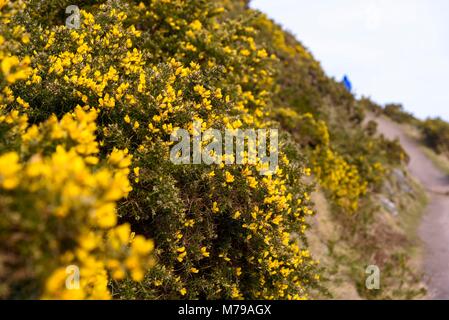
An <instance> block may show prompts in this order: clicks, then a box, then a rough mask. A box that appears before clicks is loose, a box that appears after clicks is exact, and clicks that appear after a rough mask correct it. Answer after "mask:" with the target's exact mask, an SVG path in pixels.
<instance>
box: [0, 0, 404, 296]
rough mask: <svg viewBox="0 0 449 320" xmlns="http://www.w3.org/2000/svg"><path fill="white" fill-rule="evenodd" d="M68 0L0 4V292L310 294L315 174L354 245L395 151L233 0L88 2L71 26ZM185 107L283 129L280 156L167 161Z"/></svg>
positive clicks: (213, 119)
mask: <svg viewBox="0 0 449 320" xmlns="http://www.w3.org/2000/svg"><path fill="white" fill-rule="evenodd" d="M70 4H71V3H70V1H66V0H60V1H51V0H39V1H38V0H32V1H20V0H19V1H5V0H2V1H0V10H1V13H0V14H1V16H0V19H1V22H2V23H1V25H0V35H1V36H0V58H1V72H0V89H1V95H0V164H1V166H0V210H1V212H2V216H3V218H2V220H1V221H0V228H1V233H0V240H1V244H0V279H1V283H2V285H1V287H0V296H1V297H14V298H37V297H43V298H110V297H112V298H148V299H182V298H192V299H193V298H207V299H219V298H220V299H221V298H225V299H243V298H245V299H303V298H308V297H310V296H315V295H317V294H318V293H317V292H323V291H325V283H324V284H323V282H320V271H321V268H320V267H319V265H318V263H317V261H315V259H314V258H313V252H312V254H311V253H310V252H309V249H308V242H307V239H306V236H305V234H306V230H307V228H308V222H307V221H306V218H307V217H308V216H311V215H313V214H314V207H313V203H312V202H311V193H312V191H313V188H314V185H313V183H312V182H311V180H312V179H315V178H316V180H317V182H318V183H319V184H320V185H321V187H322V188H323V189H324V190H325V192H326V195H327V196H328V199H329V200H330V201H331V205H332V212H333V216H334V218H335V219H336V220H335V223H339V224H341V226H342V227H343V228H346V230H350V231H351V232H349V233H346V232H345V233H344V234H345V236H346V237H347V239H346V240H344V241H346V242H347V243H359V247H358V250H360V251H362V250H365V251H366V248H365V247H363V246H362V245H361V241H359V240H361V239H364V238H365V235H366V234H367V232H368V231H367V230H368V228H366V224H365V221H364V219H366V215H367V213H366V212H367V211H369V215H370V217H372V218H373V219H376V217H375V216H374V217H373V214H374V213H375V212H376V210H375V209H372V207H371V206H370V205H368V204H370V203H372V202H373V201H374V200H373V197H374V195H375V194H376V193H379V192H381V188H382V185H383V182H384V179H385V177H387V176H388V175H389V172H391V170H393V169H394V167H397V166H401V165H402V164H403V162H404V161H405V160H406V156H405V154H404V152H403V151H402V149H401V147H400V146H399V145H398V144H397V143H394V142H389V141H386V140H385V139H383V138H382V137H378V136H377V135H375V134H374V132H373V130H372V128H371V129H369V128H368V129H367V128H365V127H364V126H362V121H363V110H362V107H361V106H362V104H361V102H359V101H356V100H355V99H354V97H353V96H352V95H351V94H350V93H348V92H347V91H346V90H345V89H344V87H343V86H342V85H341V84H339V83H337V82H335V81H334V80H332V79H329V78H328V77H326V75H325V74H324V72H323V71H322V70H321V67H320V65H319V63H318V62H317V61H315V60H314V58H313V57H312V56H311V54H310V53H309V52H308V51H307V50H306V49H305V48H304V47H303V46H302V45H301V44H300V43H298V42H297V40H295V38H294V37H292V36H291V35H290V34H288V33H286V32H284V31H283V30H282V29H281V28H280V27H279V26H277V25H276V24H275V23H273V22H272V21H271V20H269V19H268V18H267V17H266V16H264V15H262V14H260V13H258V12H256V11H254V10H251V9H249V8H248V5H247V3H246V1H237V0H234V1H230V0H214V1H205V0H204V1H203V0H199V1H197V0H195V1H193V0H192V1H182V0H157V1H131V0H127V1H125V0H121V1H119V0H109V1H89V0H86V1H82V3H80V4H79V5H80V7H81V9H82V11H81V13H82V19H81V22H82V24H81V28H80V29H78V30H73V29H69V28H67V27H66V26H65V25H64V21H65V18H66V15H65V14H64V12H65V8H66V7H67V6H69V5H70ZM43 13H45V14H43ZM193 120H196V121H200V122H201V123H202V127H201V130H202V131H206V130H207V129H209V128H214V129H219V130H221V131H223V130H224V129H245V128H279V129H280V132H281V134H280V146H279V149H280V151H281V154H280V163H279V168H278V169H277V170H276V172H275V173H274V174H272V175H268V176H263V175H260V174H259V173H258V171H260V166H261V162H259V163H258V164H257V165H250V164H244V165H225V164H224V163H223V161H224V160H225V159H221V160H222V161H220V164H214V165H174V164H173V163H172V162H171V161H170V159H169V152H170V148H171V146H172V144H173V142H172V141H170V134H171V133H172V132H173V131H174V130H176V128H188V129H189V130H190V132H192V130H193V128H192V121H193ZM349 141H350V142H351V143H348V142H349ZM311 175H312V178H311V177H309V176H311ZM318 214H319V212H318ZM372 236H373V237H374V235H372ZM149 239H151V240H149ZM370 250H371V251H372V250H376V249H375V248H372V247H371V248H370ZM371 251H369V250H368V251H366V252H371ZM394 252H396V251H394ZM393 258H394V254H393V253H392V254H390V255H388V257H386V258H385V257H383V261H391V259H393ZM389 259H390V260H389ZM385 263H387V262H385ZM405 263H406V262H405ZM68 265H75V266H79V268H80V270H81V278H80V279H81V285H80V288H78V289H75V290H69V289H67V288H66V286H65V284H66V282H65V281H66V276H67V275H66V273H65V271H66V267H67V266H68ZM324 267H326V266H324ZM72 289H73V288H72Z"/></svg>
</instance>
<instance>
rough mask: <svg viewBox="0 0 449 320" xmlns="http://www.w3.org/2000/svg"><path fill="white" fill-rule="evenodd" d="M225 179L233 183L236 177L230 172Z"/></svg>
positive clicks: (226, 173)
mask: <svg viewBox="0 0 449 320" xmlns="http://www.w3.org/2000/svg"><path fill="white" fill-rule="evenodd" d="M225 179H226V182H227V183H232V182H234V180H235V179H234V176H233V175H232V174H231V173H230V172H229V171H226V172H225Z"/></svg>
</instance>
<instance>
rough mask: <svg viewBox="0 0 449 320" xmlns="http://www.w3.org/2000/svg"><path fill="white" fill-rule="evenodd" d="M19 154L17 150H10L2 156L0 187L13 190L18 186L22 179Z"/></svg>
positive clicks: (0, 162)
mask: <svg viewBox="0 0 449 320" xmlns="http://www.w3.org/2000/svg"><path fill="white" fill-rule="evenodd" d="M20 170H21V165H20V164H19V156H18V154H17V153H15V152H9V153H6V154H4V155H2V156H0V187H3V188H4V189H6V190H11V189H14V188H15V187H17V185H18V184H19V181H20V177H19V172H20Z"/></svg>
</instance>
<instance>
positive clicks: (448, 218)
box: [367, 115, 449, 300]
mask: <svg viewBox="0 0 449 320" xmlns="http://www.w3.org/2000/svg"><path fill="white" fill-rule="evenodd" d="M367 118H368V120H374V121H376V122H377V124H378V131H379V132H380V133H382V134H383V135H384V136H385V137H387V138H389V139H395V138H398V139H399V140H400V141H401V144H402V146H403V148H404V149H405V150H406V152H407V153H408V154H409V156H410V164H409V170H410V173H411V174H412V175H413V176H414V177H415V178H416V179H417V180H418V181H419V182H421V184H422V185H423V186H424V188H425V189H426V190H427V193H428V196H429V204H428V206H427V208H426V210H425V213H424V217H423V220H422V222H421V225H420V227H419V237H420V238H421V240H422V242H423V246H424V252H425V253H424V262H423V264H424V265H423V267H424V272H425V281H426V283H427V285H428V288H429V298H430V299H445V300H447V299H449V197H448V196H445V195H444V194H445V193H446V192H447V191H449V179H448V176H447V174H445V173H444V172H442V171H441V170H439V169H438V168H437V167H436V166H435V165H434V164H433V162H432V161H431V160H430V159H429V158H427V157H426V155H425V154H424V153H423V151H422V150H421V148H420V146H419V144H418V143H417V142H416V141H414V140H413V139H412V138H410V137H409V136H408V135H407V134H406V133H405V132H404V130H403V129H402V128H401V126H400V125H399V124H397V123H394V122H393V121H391V120H389V119H387V118H385V117H374V116H373V115H368V117H367Z"/></svg>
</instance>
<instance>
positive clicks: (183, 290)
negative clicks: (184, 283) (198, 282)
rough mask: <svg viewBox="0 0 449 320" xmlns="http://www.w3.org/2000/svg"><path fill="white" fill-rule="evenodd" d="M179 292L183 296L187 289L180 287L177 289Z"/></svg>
mask: <svg viewBox="0 0 449 320" xmlns="http://www.w3.org/2000/svg"><path fill="white" fill-rule="evenodd" d="M179 293H180V294H181V295H182V296H185V295H186V294H187V289H186V288H182V289H181V290H179Z"/></svg>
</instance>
